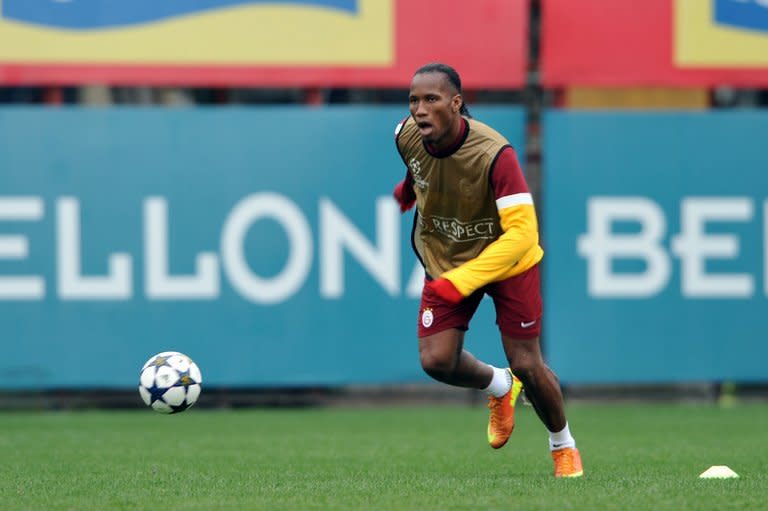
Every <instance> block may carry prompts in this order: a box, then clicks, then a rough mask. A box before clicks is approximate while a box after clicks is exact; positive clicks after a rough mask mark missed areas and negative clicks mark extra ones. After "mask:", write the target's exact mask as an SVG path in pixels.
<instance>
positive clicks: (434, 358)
mask: <svg viewBox="0 0 768 511" xmlns="http://www.w3.org/2000/svg"><path fill="white" fill-rule="evenodd" d="M419 355H420V358H421V368H422V369H423V370H424V372H425V373H427V374H428V375H429V376H431V377H432V378H434V379H436V380H441V381H442V380H444V379H445V378H447V377H448V376H450V374H451V373H452V372H453V370H454V366H455V363H454V361H453V360H452V358H451V357H446V356H442V355H440V354H438V353H433V352H421V353H420V354H419Z"/></svg>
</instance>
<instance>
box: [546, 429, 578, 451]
mask: <svg viewBox="0 0 768 511" xmlns="http://www.w3.org/2000/svg"><path fill="white" fill-rule="evenodd" d="M565 447H576V440H574V438H573V437H572V436H571V430H570V429H568V423H567V422H566V423H565V427H564V428H563V430H562V431H558V432H557V433H553V432H551V431H550V432H549V450H550V451H555V450H557V449H564V448H565Z"/></svg>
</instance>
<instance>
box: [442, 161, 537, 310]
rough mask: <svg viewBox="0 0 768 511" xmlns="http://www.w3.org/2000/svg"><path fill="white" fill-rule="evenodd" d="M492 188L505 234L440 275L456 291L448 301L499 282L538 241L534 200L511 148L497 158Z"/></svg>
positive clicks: (493, 170)
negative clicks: (477, 253) (478, 252)
mask: <svg viewBox="0 0 768 511" xmlns="http://www.w3.org/2000/svg"><path fill="white" fill-rule="evenodd" d="M491 185H492V187H493V190H494V193H495V195H496V207H497V209H498V212H499V218H500V220H501V228H502V231H503V233H502V234H501V236H499V238H498V239H496V240H495V241H494V242H493V243H491V244H490V245H488V246H487V247H485V249H484V250H483V251H482V252H480V254H479V255H478V256H477V257H475V258H474V259H471V260H469V261H467V262H466V263H464V264H462V265H461V266H459V267H457V268H454V269H453V270H450V271H447V272H445V273H443V274H442V275H441V276H440V277H441V279H445V280H447V281H448V282H449V283H450V284H451V285H452V286H453V287H454V288H455V291H457V293H453V294H452V293H451V292H450V291H449V292H448V293H447V294H448V297H449V298H453V299H452V301H457V300H460V299H461V297H466V296H469V295H470V294H472V293H473V292H474V291H476V290H477V289H480V288H481V287H483V286H484V285H486V284H488V283H490V282H494V281H496V280H498V279H499V277H501V276H502V275H504V274H505V273H506V272H508V271H509V268H510V267H511V266H513V265H515V264H516V263H517V262H518V261H519V260H520V258H521V257H523V256H524V255H525V254H526V253H527V252H528V251H529V250H530V249H531V248H532V247H534V246H535V245H536V244H538V242H539V231H538V222H537V220H536V210H535V209H534V206H533V197H532V196H531V193H530V191H529V189H528V185H527V183H526V182H525V177H524V176H523V171H522V169H521V168H520V164H519V162H518V160H517V155H516V154H515V151H514V149H512V148H511V147H506V148H504V149H503V150H502V151H501V153H500V154H499V156H498V158H497V159H496V163H495V164H494V167H493V169H492V174H491ZM437 280H440V279H437ZM435 284H436V285H437V286H438V288H439V287H440V286H443V287H448V286H447V283H440V282H435ZM451 295H452V296H451Z"/></svg>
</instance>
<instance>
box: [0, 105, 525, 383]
mask: <svg viewBox="0 0 768 511" xmlns="http://www.w3.org/2000/svg"><path fill="white" fill-rule="evenodd" d="M473 113H474V114H475V116H476V117H477V118H479V119H481V120H483V121H486V122H488V123H490V124H491V125H492V126H494V127H495V128H497V129H498V130H499V131H500V132H502V133H503V134H505V135H506V136H507V137H508V138H509V140H510V141H511V143H512V144H513V145H515V146H516V147H518V148H521V147H524V138H523V133H524V113H523V110H522V109H521V108H519V107H477V108H476V109H474V111H473ZM406 114H407V107H406V106H403V107H364V106H356V107H329V108H323V109H308V108H305V107H288V106H284V107H260V108H220V109H204V108H199V109H186V110H160V109H140V108H121V109H110V110H95V109H90V110H89V109H80V108H63V109H57V110H53V109H42V108H24V107H8V108H5V109H3V110H2V112H0V169H2V171H1V172H0V188H2V190H3V192H2V196H0V301H1V302H2V307H0V323H2V324H3V341H2V353H1V354H0V387H2V388H6V389H7V388H55V387H75V386H77V387H84V388H86V387H93V386H114V385H115V382H133V381H135V380H136V378H137V377H138V370H139V369H140V368H141V365H142V364H143V363H144V361H145V360H146V359H147V358H149V356H150V355H152V354H154V353H156V352H158V351H163V350H178V351H182V352H184V353H186V354H188V355H189V356H191V357H192V358H193V359H195V360H196V361H197V362H198V363H199V364H200V365H201V367H204V368H205V376H206V384H209V385H215V386H251V387H252V386H270V385H335V384H345V383H386V382H392V383H393V382H408V381H419V380H422V379H424V378H425V377H424V376H423V372H422V370H421V368H420V366H419V359H418V353H417V349H416V325H417V314H418V296H419V295H420V290H421V282H422V280H421V279H422V273H421V271H420V267H419V266H418V264H417V261H416V258H415V256H414V255H413V253H412V250H411V247H410V242H409V235H410V228H411V222H412V213H409V214H407V215H404V216H401V215H400V212H399V209H398V207H397V206H396V204H395V202H394V200H392V199H391V195H390V194H391V190H392V189H393V187H394V185H395V183H397V182H398V181H399V180H400V179H402V178H403V176H404V175H405V166H404V164H403V162H402V160H401V159H400V156H399V155H398V153H397V150H396V148H395V143H394V128H395V126H396V124H397V123H398V122H399V121H400V120H401V119H402V118H403V117H404V116H405V115H406ZM492 314H493V313H492V311H491V310H490V307H487V304H486V306H485V307H484V310H483V311H482V312H481V317H482V319H478V320H477V321H475V325H476V326H474V327H473V329H472V330H471V331H470V333H469V335H468V346H469V347H470V349H472V350H473V351H475V352H477V353H478V354H479V355H482V356H483V357H484V358H486V359H487V360H489V361H495V362H496V363H497V364H502V363H503V353H502V350H501V347H500V342H499V336H498V332H497V331H496V328H495V326H494V324H493V315H492ZM105 361H108V363H105Z"/></svg>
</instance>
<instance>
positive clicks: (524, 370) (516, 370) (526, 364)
mask: <svg viewBox="0 0 768 511" xmlns="http://www.w3.org/2000/svg"><path fill="white" fill-rule="evenodd" d="M509 368H510V369H511V370H512V373H513V374H514V375H515V376H517V377H518V378H520V380H521V381H522V382H523V384H525V382H526V381H528V379H529V378H530V377H531V376H532V375H533V374H535V373H536V372H537V371H539V370H541V369H543V368H544V362H543V361H542V360H541V359H538V360H537V359H536V358H533V357H521V358H520V359H516V360H510V361H509Z"/></svg>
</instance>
